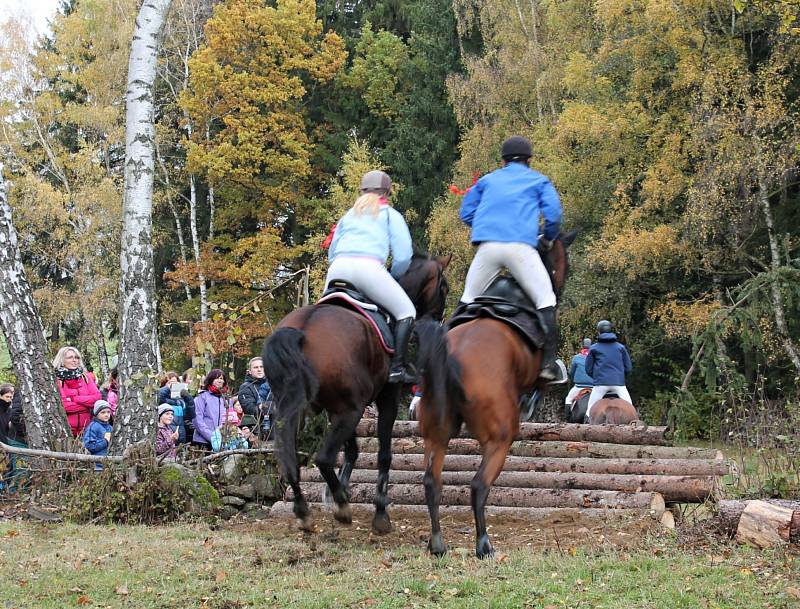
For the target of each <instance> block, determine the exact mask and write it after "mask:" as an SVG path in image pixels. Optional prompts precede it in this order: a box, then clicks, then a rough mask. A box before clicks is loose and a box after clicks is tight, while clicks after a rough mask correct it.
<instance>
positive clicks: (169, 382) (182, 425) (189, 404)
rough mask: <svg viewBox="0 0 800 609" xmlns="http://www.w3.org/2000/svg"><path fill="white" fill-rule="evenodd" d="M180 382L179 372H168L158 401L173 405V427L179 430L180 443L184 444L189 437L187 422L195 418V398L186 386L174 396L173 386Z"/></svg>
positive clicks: (159, 391)
mask: <svg viewBox="0 0 800 609" xmlns="http://www.w3.org/2000/svg"><path fill="white" fill-rule="evenodd" d="M180 382H181V381H180V377H179V376H178V373H177V372H175V371H173V370H170V371H169V372H167V373H166V374H165V375H164V378H163V379H162V380H161V389H159V390H158V403H159V404H169V405H170V406H172V414H173V419H172V428H173V429H175V430H177V431H178V444H183V443H185V442H187V441H188V438H189V435H188V433H187V429H186V428H187V422H188V421H190V420H192V419H193V418H194V398H193V397H192V394H191V393H189V390H188V389H186V388H181V390H180V392H178V395H176V396H174V397H173V393H174V392H173V387H175V385H179V384H180ZM175 392H177V388H176V389H175Z"/></svg>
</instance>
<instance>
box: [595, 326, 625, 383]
mask: <svg viewBox="0 0 800 609" xmlns="http://www.w3.org/2000/svg"><path fill="white" fill-rule="evenodd" d="M631 370H633V364H632V363H631V356H630V355H628V350H627V349H626V348H625V345H623V344H622V343H620V342H618V341H617V335H616V334H614V333H613V332H604V333H603V334H601V335H600V336H599V337H598V339H597V342H596V343H595V344H593V345H592V347H591V349H589V355H587V356H586V372H587V373H588V374H589V376H591V377H592V380H593V381H594V384H595V385H611V386H617V387H619V386H624V385H625V375H626V374H629V373H630V372H631Z"/></svg>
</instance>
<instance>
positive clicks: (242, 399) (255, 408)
mask: <svg viewBox="0 0 800 609" xmlns="http://www.w3.org/2000/svg"><path fill="white" fill-rule="evenodd" d="M239 404H241V405H242V411H243V412H244V414H245V415H249V416H251V417H253V418H254V419H255V423H252V422H251V420H250V419H246V420H247V422H248V423H249V424H251V425H253V426H254V427H255V428H256V429H261V436H262V437H264V438H266V437H267V436H268V435H269V431H270V429H271V428H272V392H271V391H270V388H269V383H268V382H267V377H266V375H265V374H264V361H263V360H262V359H261V358H260V357H254V358H253V359H251V360H250V362H249V363H248V364H247V376H245V377H244V383H242V385H241V387H239ZM243 420H244V419H243Z"/></svg>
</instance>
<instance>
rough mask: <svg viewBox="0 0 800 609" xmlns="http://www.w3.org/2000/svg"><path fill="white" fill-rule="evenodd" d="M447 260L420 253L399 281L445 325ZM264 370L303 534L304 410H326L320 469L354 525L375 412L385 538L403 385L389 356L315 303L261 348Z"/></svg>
mask: <svg viewBox="0 0 800 609" xmlns="http://www.w3.org/2000/svg"><path fill="white" fill-rule="evenodd" d="M449 263H450V257H446V258H434V257H431V256H428V255H427V254H422V253H420V252H415V253H414V256H413V257H412V260H411V264H410V266H409V269H408V271H407V272H406V273H405V274H404V275H403V276H402V277H401V278H400V279H399V283H400V285H401V287H402V288H403V289H404V290H405V292H406V293H407V294H408V296H409V298H410V299H411V301H412V302H413V303H414V306H415V308H416V311H417V319H420V318H422V317H425V316H429V317H432V318H434V319H436V320H437V321H441V319H442V317H443V315H444V307H445V301H446V299H447V293H448V285H447V280H446V279H445V277H444V275H443V272H444V269H445V268H447V265H448V264H449ZM263 360H264V370H265V371H266V376H267V379H268V381H269V384H270V388H271V389H272V392H273V396H274V399H275V401H274V404H275V421H276V430H277V433H276V444H277V455H278V464H279V468H280V472H281V475H282V477H283V479H284V481H285V482H286V483H287V484H288V485H289V486H290V487H291V489H292V491H293V493H294V508H293V509H294V514H295V516H296V518H297V519H298V524H299V526H300V528H301V529H304V530H307V531H310V530H312V522H311V515H310V511H309V508H308V503H307V501H306V499H305V498H304V497H303V493H302V491H301V489H300V468H299V465H298V459H297V452H296V451H297V449H296V446H297V433H298V431H299V430H300V427H301V426H302V424H303V421H304V414H305V412H306V409H307V408H310V409H311V411H313V412H314V413H319V412H321V411H323V410H324V411H326V412H327V414H328V419H329V422H330V425H329V427H328V430H327V432H326V435H325V437H324V438H323V440H322V443H321V447H320V448H319V450H318V451H317V456H316V465H317V467H318V468H319V471H320V473H321V474H322V477H323V478H324V479H325V482H326V483H327V484H328V487H329V489H330V496H331V497H332V498H333V501H334V504H335V506H334V517H335V518H336V520H338V521H339V522H342V523H346V524H349V523H350V522H352V513H351V508H350V503H349V496H348V491H347V486H348V484H349V481H350V474H351V473H352V471H353V466H354V464H355V461H356V459H357V458H358V444H357V443H356V437H355V429H356V425H357V424H358V422H359V420H360V419H361V416H362V414H363V413H364V408H365V407H366V406H367V405H368V404H370V403H371V402H373V401H374V402H375V403H376V405H377V407H378V443H379V450H378V483H377V492H376V498H375V502H374V503H375V515H374V518H373V521H372V528H373V530H374V531H375V532H376V533H380V534H383V533H388V532H389V531H391V528H392V525H391V520H390V519H389V515H388V514H387V512H386V506H387V505H388V503H389V501H388V498H387V490H388V484H389V468H390V466H391V462H392V453H391V440H392V427H393V425H394V422H395V419H396V418H397V408H398V403H399V400H400V392H401V388H402V386H401V385H400V384H399V383H392V384H389V383H387V382H386V380H387V378H388V374H389V365H390V356H389V354H387V353H386V351H385V350H384V349H383V348H382V347H381V343H380V341H379V339H378V337H377V335H376V333H375V330H374V329H373V328H372V327H371V325H370V322H368V321H367V319H366V318H364V317H363V316H362V315H361V314H359V313H357V312H355V311H352V310H350V309H348V308H345V307H342V306H339V305H335V304H328V303H322V304H316V305H309V306H305V307H302V308H300V309H297V310H296V311H293V312H292V313H289V315H287V316H286V317H284V318H283V320H282V321H281V322H280V323H279V324H278V329H277V330H276V331H275V332H274V333H273V334H272V335H271V336H269V337H268V338H267V339H266V341H265V342H264V348H263ZM343 445H344V463H343V465H342V467H341V469H340V470H339V475H338V477H337V475H336V473H335V471H334V466H335V464H336V457H337V455H338V453H339V451H340V450H341V449H342V446H343Z"/></svg>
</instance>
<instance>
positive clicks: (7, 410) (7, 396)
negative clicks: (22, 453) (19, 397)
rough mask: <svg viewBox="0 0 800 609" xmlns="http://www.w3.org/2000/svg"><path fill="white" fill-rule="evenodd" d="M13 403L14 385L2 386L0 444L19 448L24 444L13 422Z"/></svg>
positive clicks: (0, 397) (0, 390) (5, 384)
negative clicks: (14, 444) (14, 445)
mask: <svg viewBox="0 0 800 609" xmlns="http://www.w3.org/2000/svg"><path fill="white" fill-rule="evenodd" d="M13 403H14V385H12V384H10V383H3V384H2V385H0V442H3V443H4V444H12V443H16V445H17V446H19V445H20V444H21V443H22V442H21V441H20V439H19V436H18V434H17V430H16V428H15V427H14V423H13V421H12V412H13V408H14V407H13Z"/></svg>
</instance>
